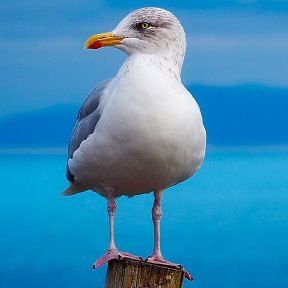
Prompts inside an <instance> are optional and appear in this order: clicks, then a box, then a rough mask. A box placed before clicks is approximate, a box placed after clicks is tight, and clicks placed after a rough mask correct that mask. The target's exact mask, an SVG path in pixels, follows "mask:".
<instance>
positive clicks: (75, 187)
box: [61, 182, 89, 196]
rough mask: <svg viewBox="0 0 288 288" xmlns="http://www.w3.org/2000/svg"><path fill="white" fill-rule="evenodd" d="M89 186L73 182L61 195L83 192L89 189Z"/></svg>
mask: <svg viewBox="0 0 288 288" xmlns="http://www.w3.org/2000/svg"><path fill="white" fill-rule="evenodd" d="M88 189H89V188H88V187H87V186H84V185H81V184H78V183H75V182H74V183H71V184H70V186H69V187H68V188H67V189H66V190H65V191H64V192H62V193H61V195H63V196H72V195H75V194H77V193H81V192H84V191H86V190H88Z"/></svg>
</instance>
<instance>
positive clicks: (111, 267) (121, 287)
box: [105, 258, 185, 288]
mask: <svg viewBox="0 0 288 288" xmlns="http://www.w3.org/2000/svg"><path fill="white" fill-rule="evenodd" d="M184 276H185V271H184V270H183V269H181V268H174V267H169V266H164V265H158V264H152V263H148V262H146V261H143V260H132V259H126V258H124V259H121V260H112V261H109V263H108V269H107V276H106V284H105V288H181V287H182V285H183V280H184Z"/></svg>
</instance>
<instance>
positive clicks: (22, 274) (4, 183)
mask: <svg viewBox="0 0 288 288" xmlns="http://www.w3.org/2000/svg"><path fill="white" fill-rule="evenodd" d="M65 161H66V157H65V155H64V154H63V155H62V154H53V153H50V154H46V155H42V154H35V155H32V154H31V155H24V154H21V153H20V154H11V153H8V154H7V153H6V154H2V155H0V183H1V188H0V196H1V198H0V199H1V200H0V227H1V229H0V259H1V261H0V287H1V288H8V287H9V288H11V287H21V288H26V287H29V288H33V287H53V288H54V287H55V288H56V287H61V288H63V287H69V288H70V287H71V288H74V287H75V288H76V287H85V288H87V287H93V288H95V287H103V286H104V278H105V273H106V267H102V268H100V269H99V270H92V268H91V265H92V263H93V262H94V260H95V259H96V258H97V257H98V256H100V255H101V254H102V253H104V251H105V249H106V248H107V243H108V219H107V215H106V201H105V199H103V198H101V197H99V196H98V195H97V194H94V193H92V192H91V193H82V194H79V195H77V196H74V197H61V196H60V192H61V191H62V190H64V188H65V187H66V185H67V183H66V180H65ZM152 202H153V197H152V195H145V196H138V197H135V198H131V199H128V198H121V199H119V200H118V210H117V215H116V242H117V244H118V246H119V248H120V249H122V250H124V251H129V252H131V253H134V254H138V255H141V256H142V257H146V256H148V255H149V254H150V253H151V251H152V242H153V241H152V224H151V214H150V213H151V206H152ZM163 212H164V215H163V221H162V250H163V254H164V256H165V257H166V258H167V259H168V260H171V261H174V262H178V263H181V264H182V265H183V266H185V267H186V268H187V269H188V270H189V272H190V273H191V274H192V275H193V277H194V279H195V280H194V281H193V282H191V283H190V282H185V285H184V286H185V287H195V288H198V287H199V288H200V287H201V288H203V287H206V288H208V287H213V288H218V287H219V288H226V287H227V288H228V287H229V288H230V287H231V288H232V287H233V288H238V287H239V288H240V287H241V288H243V287H245V288H249V287H251V288H252V287H253V288H258V287H259V288H260V287H261V288H265V287H267V288H268V287H269V288H270V287H277V288H282V287H283V288H284V287H285V288H286V287H288V152H287V151H286V152H285V151H271V150H270V151H262V152H253V151H250V152H249V151H246V152H245V151H242V152H241V151H238V152H235V151H234V152H231V151H230V152H229V151H225V150H223V151H214V152H213V151H211V152H209V153H208V154H207V157H206V160H205V163H204V165H203V167H202V169H201V170H200V172H199V173H198V174H197V175H196V176H195V177H193V179H190V180H189V181H187V182H185V183H183V184H181V185H178V186H176V187H174V188H171V189H170V190H168V191H167V192H166V193H165V194H164V200H163Z"/></svg>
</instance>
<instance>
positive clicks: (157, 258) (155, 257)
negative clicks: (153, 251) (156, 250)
mask: <svg viewBox="0 0 288 288" xmlns="http://www.w3.org/2000/svg"><path fill="white" fill-rule="evenodd" d="M145 261H146V262H148V263H154V264H161V265H165V266H171V267H175V268H181V269H183V271H184V275H185V277H186V278H187V279H188V280H193V278H192V276H191V275H190V274H189V273H188V272H187V271H186V270H185V269H184V268H183V267H182V265H180V264H176V263H173V262H169V261H167V260H165V259H164V258H163V257H162V256H159V255H152V256H149V257H148V258H147V259H146V260H145Z"/></svg>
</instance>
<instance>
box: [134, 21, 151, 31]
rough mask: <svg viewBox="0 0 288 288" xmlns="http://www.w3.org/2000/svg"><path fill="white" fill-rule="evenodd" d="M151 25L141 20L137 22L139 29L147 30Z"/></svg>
mask: <svg viewBox="0 0 288 288" xmlns="http://www.w3.org/2000/svg"><path fill="white" fill-rule="evenodd" d="M150 26H151V25H150V24H149V23H148V22H140V23H136V27H137V29H138V30H145V29H147V28H149V27H150Z"/></svg>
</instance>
